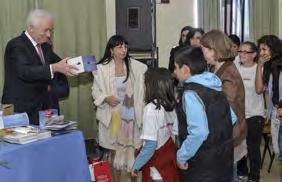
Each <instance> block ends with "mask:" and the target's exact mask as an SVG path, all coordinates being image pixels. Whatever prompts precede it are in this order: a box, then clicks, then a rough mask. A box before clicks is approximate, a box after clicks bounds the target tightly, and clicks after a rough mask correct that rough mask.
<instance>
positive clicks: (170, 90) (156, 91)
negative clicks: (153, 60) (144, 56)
mask: <svg viewBox="0 0 282 182" xmlns="http://www.w3.org/2000/svg"><path fill="white" fill-rule="evenodd" d="M144 101H145V103H146V104H149V103H151V102H152V103H153V104H155V105H156V109H161V106H163V107H164V109H165V110H166V111H173V109H174V108H175V104H176V100H175V97H174V87H173V77H172V75H171V73H170V71H169V70H168V69H166V68H150V69H148V70H147V71H146V72H145V98H144Z"/></svg>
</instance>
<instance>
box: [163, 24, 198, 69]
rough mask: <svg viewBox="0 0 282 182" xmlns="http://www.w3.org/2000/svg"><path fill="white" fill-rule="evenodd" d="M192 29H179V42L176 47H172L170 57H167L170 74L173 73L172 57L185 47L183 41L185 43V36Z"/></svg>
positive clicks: (186, 27) (187, 27) (189, 27)
mask: <svg viewBox="0 0 282 182" xmlns="http://www.w3.org/2000/svg"><path fill="white" fill-rule="evenodd" d="M192 30H193V28H192V27H191V26H185V27H183V28H182V29H181V32H180V38H179V42H178V46H176V47H173V48H172V49H171V51H170V57H169V64H168V69H169V71H170V72H171V73H173V72H174V56H175V53H176V52H177V51H178V50H179V49H180V48H182V47H184V46H185V41H186V36H187V34H188V33H189V32H190V31H192Z"/></svg>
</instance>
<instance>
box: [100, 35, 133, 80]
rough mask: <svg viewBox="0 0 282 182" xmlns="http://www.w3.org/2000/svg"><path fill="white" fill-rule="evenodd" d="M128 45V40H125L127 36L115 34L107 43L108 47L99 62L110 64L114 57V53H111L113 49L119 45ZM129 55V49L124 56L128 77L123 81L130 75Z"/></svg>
mask: <svg viewBox="0 0 282 182" xmlns="http://www.w3.org/2000/svg"><path fill="white" fill-rule="evenodd" d="M123 44H125V45H128V42H127V41H126V40H125V38H124V37H123V36H121V35H113V36H112V37H111V38H110V39H109V41H108V43H107V46H106V49H105V53H104V56H103V57H102V59H101V60H100V61H99V62H98V64H103V65H106V64H108V63H109V62H110V61H111V60H112V59H113V57H112V53H111V49H113V48H115V47H117V46H120V45H123ZM129 61H130V59H129V55H128V51H127V53H126V56H125V58H124V63H125V66H126V78H125V80H124V81H123V82H126V81H127V79H128V77H129V64H130V63H129Z"/></svg>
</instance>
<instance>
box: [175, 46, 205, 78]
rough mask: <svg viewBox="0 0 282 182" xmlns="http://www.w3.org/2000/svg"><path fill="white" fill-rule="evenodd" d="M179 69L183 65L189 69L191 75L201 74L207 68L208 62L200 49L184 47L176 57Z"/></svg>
mask: <svg viewBox="0 0 282 182" xmlns="http://www.w3.org/2000/svg"><path fill="white" fill-rule="evenodd" d="M175 63H176V64H178V66H179V68H181V67H182V66H183V65H186V66H188V67H189V69H190V71H191V75H196V74H201V73H203V72H204V71H205V70H206V68H207V62H206V61H205V57H204V55H203V52H202V49H201V48H200V47H184V48H182V49H181V50H180V51H179V52H178V54H177V56H176V57H175Z"/></svg>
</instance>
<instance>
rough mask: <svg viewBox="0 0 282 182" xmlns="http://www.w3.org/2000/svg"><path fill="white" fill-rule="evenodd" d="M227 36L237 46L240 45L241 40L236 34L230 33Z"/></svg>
mask: <svg viewBox="0 0 282 182" xmlns="http://www.w3.org/2000/svg"><path fill="white" fill-rule="evenodd" d="M228 37H229V38H230V39H231V40H232V42H233V44H236V45H237V46H238V47H239V46H240V44H241V41H240V38H239V37H238V36H237V35H236V34H230V35H229V36H228Z"/></svg>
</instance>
